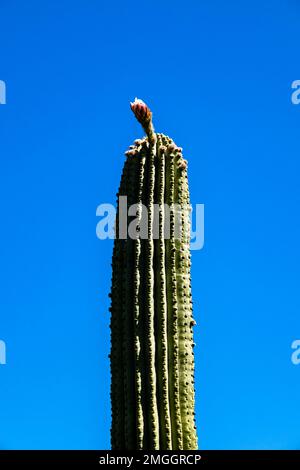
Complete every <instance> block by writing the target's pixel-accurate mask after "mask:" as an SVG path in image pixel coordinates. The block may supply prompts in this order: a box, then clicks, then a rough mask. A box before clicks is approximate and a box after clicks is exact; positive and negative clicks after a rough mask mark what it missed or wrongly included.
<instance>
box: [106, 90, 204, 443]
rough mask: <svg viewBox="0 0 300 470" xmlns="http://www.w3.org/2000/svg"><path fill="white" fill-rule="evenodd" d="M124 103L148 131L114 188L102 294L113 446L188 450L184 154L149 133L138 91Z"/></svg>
mask: <svg viewBox="0 0 300 470" xmlns="http://www.w3.org/2000/svg"><path fill="white" fill-rule="evenodd" d="M131 109H132V111H133V112H134V114H135V116H136V118H137V119H138V121H139V122H140V123H141V124H142V126H143V128H144V130H145V132H146V136H145V137H144V138H142V139H138V140H136V141H135V143H134V145H132V146H130V149H129V150H128V151H127V152H126V161H125V165H124V168H123V174H122V178H121V183H120V188H119V192H118V194H117V198H118V200H117V204H118V210H117V218H116V238H115V242H114V249H113V259H112V288H111V294H110V296H111V307H110V311H111V325H110V326H111V354H110V361H111V404H112V427H111V445H112V449H122V450H124V449H125V450H135V449H146V450H156V449H162V450H171V449H172V450H192V449H197V433H196V426H195V410H194V408H195V391H194V352H193V347H194V342H193V326H194V324H195V321H194V319H193V313H192V298H191V277H190V266H191V262H190V248H189V243H190V235H189V234H190V219H189V213H188V211H187V210H186V208H187V207H189V204H190V200H189V188H188V179H187V162H186V160H184V159H183V156H182V149H181V148H179V147H177V146H176V145H175V144H174V142H173V141H172V140H171V139H170V138H169V137H167V136H165V135H163V134H159V133H157V134H156V133H155V132H154V128H153V124H152V113H151V111H150V109H149V108H148V107H147V106H146V104H145V103H144V102H143V101H141V100H137V99H136V100H135V102H134V103H131ZM120 196H126V197H127V205H128V208H129V207H131V206H132V205H134V204H135V208H136V210H135V214H132V213H131V214H130V215H129V217H128V229H130V227H132V226H133V227H135V228H136V232H137V234H138V235H137V236H135V237H134V236H133V237H129V236H128V237H127V238H123V237H121V236H120V234H119V230H118V228H119V217H120V214H119V197H120ZM143 207H146V208H147V222H148V223H147V230H146V232H145V230H144V233H142V220H144V219H143ZM155 207H158V211H157V212H155ZM155 217H156V218H155ZM178 218H179V219H180V222H181V225H180V227H181V233H180V236H177V234H176V223H177V220H178ZM155 222H158V224H156V223H155ZM167 222H169V224H168V223H167ZM132 224H133V225H132ZM156 226H158V230H157V232H158V233H155V227H156ZM168 228H169V233H167V235H166V232H168V230H167V229H168Z"/></svg>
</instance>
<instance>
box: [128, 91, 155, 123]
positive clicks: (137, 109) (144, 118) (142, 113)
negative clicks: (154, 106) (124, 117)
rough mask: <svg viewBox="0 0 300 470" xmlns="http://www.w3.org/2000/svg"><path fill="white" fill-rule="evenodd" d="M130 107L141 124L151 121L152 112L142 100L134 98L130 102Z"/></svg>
mask: <svg viewBox="0 0 300 470" xmlns="http://www.w3.org/2000/svg"><path fill="white" fill-rule="evenodd" d="M130 108H131V110H132V111H133V113H134V115H135V117H136V118H137V120H138V121H139V122H140V123H141V124H142V125H143V124H145V123H148V122H149V121H151V118H152V113H151V111H150V109H149V108H148V106H147V105H146V103H144V101H142V100H139V99H138V98H135V100H134V102H133V103H130Z"/></svg>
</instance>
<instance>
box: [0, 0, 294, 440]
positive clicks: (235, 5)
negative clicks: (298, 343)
mask: <svg viewBox="0 0 300 470" xmlns="http://www.w3.org/2000/svg"><path fill="white" fill-rule="evenodd" d="M0 17H1V29H0V47H1V62H0V79H1V80H4V81H5V82H6V86H7V104H6V105H1V106H0V158H1V171H0V210H1V232H0V259H1V268H0V285H1V288H0V339H1V340H3V341H5V343H6V347H7V364H6V365H0V422H1V426H0V448H1V449H49V448H50V449H52V448H54V449H64V448H67V449H77V448H78V449H105V448H108V447H109V426H110V405H109V363H108V358H107V355H108V352H109V329H108V324H109V313H108V306H109V299H108V296H107V294H108V291H109V288H110V258H111V250H112V243H111V241H100V240H98V239H97V238H96V235H95V229H96V224H97V222H98V220H97V218H96V216H95V213H96V207H97V206H98V205H99V204H100V203H102V202H108V203H110V202H112V203H113V202H114V200H115V193H116V190H117V186H118V183H119V179H120V173H121V169H122V165H123V161H124V157H123V152H124V151H125V150H126V148H127V146H128V145H129V144H130V143H131V142H132V140H134V139H135V138H137V137H140V136H141V135H142V131H141V129H140V128H139V126H138V124H137V123H136V121H135V120H134V118H133V116H132V115H131V113H130V110H129V101H130V100H132V99H133V98H134V97H135V96H138V97H140V98H143V99H144V100H145V101H146V102H148V103H149V105H150V107H151V108H152V110H153V113H154V119H155V125H156V129H157V130H158V131H161V132H165V133H167V134H168V135H170V136H172V137H173V138H174V139H175V141H176V143H177V144H178V145H180V146H182V147H183V148H184V153H185V156H186V158H187V159H188V161H189V175H190V186H191V196H192V202H193V203H203V204H205V246H204V249H203V250H201V251H194V252H193V258H192V260H193V296H194V306H195V317H196V320H197V324H198V326H197V327H196V329H195V334H196V342H197V348H196V367H197V370H196V374H197V375H196V391H197V395H196V397H197V423H198V428H199V444H200V448H202V449H268V448H269V449H299V448H300V432H299V421H300V409H299V399H298V396H297V394H298V393H299V387H300V365H298V366H297V365H294V364H293V363H292V361H291V354H292V349H291V343H292V342H293V341H294V340H296V339H300V315H299V312H300V297H299V275H300V247H299V239H300V222H299V206H300V188H299V171H300V161H299V157H300V155H299V137H298V136H299V123H300V105H299V106H297V105H293V104H292V102H291V93H292V90H291V84H292V82H293V81H294V80H297V79H300V70H299V60H298V59H299V57H298V56H299V50H298V41H299V20H300V7H299V4H298V2H296V1H295V0H285V1H284V0H281V1H279V0H272V1H271V0H268V1H267V0H260V1H258V0H253V1H252V2H239V1H237V0H234V1H228V2H222V1H221V0H218V1H216V0H210V1H205V0H204V1H202V2H199V1H197V0H194V1H191V0H186V1H185V2H179V1H177V0H172V1H170V0H164V1H158V0H153V1H151V2H144V1H140V0H139V1H127V2H121V1H119V0H117V1H115V2H98V1H96V0H90V1H88V2H87V1H83V0H81V1H76V0H72V1H69V0H61V1H59V2H50V1H44V2H39V1H37V0H29V1H28V2H21V1H20V0H10V1H9V2H8V1H5V0H3V1H2V2H1V6H0Z"/></svg>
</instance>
